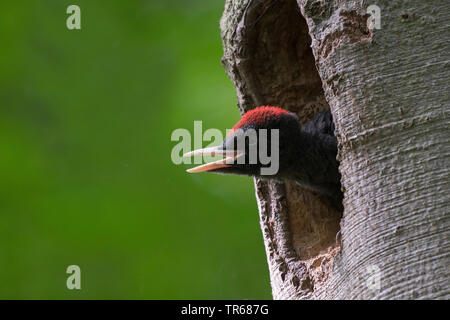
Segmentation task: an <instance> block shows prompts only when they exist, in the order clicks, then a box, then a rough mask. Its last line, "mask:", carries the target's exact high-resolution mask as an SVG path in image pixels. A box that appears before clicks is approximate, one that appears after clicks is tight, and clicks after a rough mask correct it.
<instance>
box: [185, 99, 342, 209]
mask: <svg viewBox="0 0 450 320" xmlns="http://www.w3.org/2000/svg"><path fill="white" fill-rule="evenodd" d="M250 129H253V130H254V131H255V132H256V133H258V132H261V131H260V129H266V130H265V131H266V132H267V134H266V135H263V136H261V135H258V134H257V135H256V138H257V140H258V141H256V143H255V141H252V139H251V138H249V137H250V135H249V134H248V132H249V131H252V130H250ZM272 129H278V130H277V132H278V139H277V140H278V141H276V140H274V139H275V138H274V137H273V136H272V135H271V133H270V132H271V131H273V130H272ZM243 137H244V138H243ZM261 137H264V140H266V141H261ZM266 137H267V138H266ZM239 139H241V141H242V140H243V141H244V143H241V144H239ZM261 143H265V144H266V147H265V148H264V150H265V151H266V152H267V154H268V155H269V157H272V158H273V156H274V154H272V153H273V150H274V149H273V146H272V144H274V143H276V146H277V149H278V155H279V156H278V157H277V159H276V158H273V159H276V160H277V161H278V162H279V163H278V171H277V172H276V173H274V174H271V175H266V174H262V171H261V169H263V168H268V167H269V166H270V165H273V164H268V163H267V161H266V160H267V159H265V160H264V161H263V159H262V157H261V156H260V149H261ZM255 145H256V149H257V152H255V154H256V158H254V159H253V161H252V159H251V157H250V156H249V155H250V153H251V150H252V146H255ZM194 155H203V156H205V155H209V156H215V155H220V156H226V157H225V158H224V159H221V160H218V161H213V162H210V163H207V164H203V165H200V166H197V167H195V168H191V169H188V170H187V171H188V172H191V173H194V172H206V171H207V172H214V173H222V174H240V175H249V176H254V177H259V178H263V179H275V180H277V181H284V180H287V179H290V180H295V181H296V182H297V183H298V184H300V185H301V186H302V187H304V188H307V189H310V190H312V191H314V192H317V193H319V194H321V195H325V196H326V197H327V198H328V199H329V201H330V202H331V204H332V205H333V206H334V207H335V208H336V209H337V210H338V211H340V212H342V211H343V205H342V198H343V194H342V191H341V182H340V179H341V175H340V173H339V170H338V167H339V163H338V161H337V160H336V155H337V139H336V137H335V136H334V123H333V118H332V115H331V112H330V111H329V110H324V111H321V112H320V113H318V114H316V115H315V116H314V117H313V119H312V120H311V121H309V122H307V123H305V124H304V125H302V126H300V124H299V122H298V117H297V115H296V114H294V113H291V112H288V111H286V110H284V109H281V108H278V107H271V106H262V107H258V108H255V109H252V110H250V111H248V112H247V113H245V114H244V115H243V116H242V118H241V120H240V121H239V122H238V123H237V124H236V125H235V126H234V127H233V129H232V130H231V131H230V132H229V134H228V135H227V137H226V138H225V140H224V141H223V143H222V144H221V145H220V146H218V147H210V148H205V149H199V150H195V151H192V152H189V153H186V154H185V155H184V156H186V157H189V156H194ZM244 160H245V161H244Z"/></svg>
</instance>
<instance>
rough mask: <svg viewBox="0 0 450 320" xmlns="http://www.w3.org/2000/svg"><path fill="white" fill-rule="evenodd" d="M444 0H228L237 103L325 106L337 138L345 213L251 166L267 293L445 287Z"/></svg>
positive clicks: (444, 291)
mask: <svg viewBox="0 0 450 320" xmlns="http://www.w3.org/2000/svg"><path fill="white" fill-rule="evenodd" d="M371 4H376V5H378V6H379V7H380V8H381V19H382V20H381V21H382V28H381V29H380V30H374V31H373V32H372V31H370V30H368V28H367V19H368V17H369V16H368V15H367V14H366V8H367V7H368V6H369V5H371ZM449 9H450V3H448V1H445V0H441V1H435V2H434V3H433V5H432V6H431V5H427V2H425V1H422V0H415V1H400V0H397V1H378V2H377V3H367V2H366V1H344V0H334V1H325V0H298V1H296V0H268V1H265V0H227V1H226V5H225V11H224V14H223V17H222V20H221V31H222V39H223V45H224V57H223V60H222V62H223V64H224V67H225V69H226V70H227V73H228V75H229V76H230V78H231V79H232V81H233V82H234V84H235V87H236V91H237V96H238V102H239V108H240V111H241V113H243V112H244V111H247V110H248V109H251V108H253V107H255V106H259V105H265V104H271V105H279V106H282V107H283V108H286V109H289V110H291V111H294V112H296V113H297V114H298V115H299V119H300V121H302V122H305V121H307V120H308V119H310V118H311V116H312V115H313V114H314V113H316V112H317V111H319V110H321V109H324V108H331V111H332V113H333V115H334V119H335V124H336V136H337V137H338V141H339V156H338V157H339V160H340V161H341V173H342V185H343V188H344V191H345V193H344V194H345V199H344V206H345V212H344V217H343V219H342V220H341V221H340V217H339V216H338V215H337V214H336V212H334V211H333V209H332V208H330V207H329V206H328V205H327V203H326V202H325V201H323V199H320V198H319V197H318V196H317V195H315V194H313V193H311V192H308V191H306V190H302V189H301V188H300V187H298V186H297V185H296V184H295V183H293V182H286V183H284V184H277V183H274V182H267V181H260V180H257V179H256V180H255V187H256V194H257V199H258V205H259V211H260V221H261V227H262V231H263V236H264V241H265V246H266V252H267V259H268V264H269V269H270V277H271V284H272V291H273V296H274V298H275V299H299V298H306V299H322V298H331V299H339V298H343V299H354V298H360V299H363V298H375V299H388V298H449V297H450V293H449V272H448V265H449V262H450V254H449V249H450V240H449V239H450V234H449V233H450V221H449V218H448V216H449V215H448V213H449V211H450V210H449V207H450V199H449V194H450V190H449V189H450V188H449V183H448V181H449V170H448V164H449V158H450V157H449V155H450V150H449V134H448V129H447V128H448V125H449V121H448V108H449V100H450V99H449V94H448V92H447V91H448V88H447V87H448V83H449V80H450V79H449V78H450V63H449V61H448V52H449V51H450V46H449V43H450V41H449V26H448V18H447V16H448V12H450V11H449ZM340 227H341V228H342V229H341V236H342V242H339V241H337V240H336V234H337V232H338V231H339V228H340ZM374 270H375V271H376V274H373V273H372V272H373V271H374ZM373 279H379V280H380V282H377V281H375V283H368V281H369V280H370V281H371V280H373ZM377 283H379V284H380V286H377Z"/></svg>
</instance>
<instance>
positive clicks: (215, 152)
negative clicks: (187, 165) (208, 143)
mask: <svg viewBox="0 0 450 320" xmlns="http://www.w3.org/2000/svg"><path fill="white" fill-rule="evenodd" d="M242 155H243V153H238V152H237V151H234V150H233V151H230V150H228V151H227V150H223V149H222V146H218V147H209V148H204V149H198V150H194V151H191V152H188V153H185V154H184V155H183V157H192V156H225V158H224V159H220V160H217V161H214V162H209V163H206V164H202V165H200V166H197V167H194V168H191V169H188V170H186V171H187V172H189V173H196V172H204V171H212V170H215V169H220V168H226V167H231V165H232V164H233V163H234V161H235V160H236V159H237V158H239V157H240V156H242Z"/></svg>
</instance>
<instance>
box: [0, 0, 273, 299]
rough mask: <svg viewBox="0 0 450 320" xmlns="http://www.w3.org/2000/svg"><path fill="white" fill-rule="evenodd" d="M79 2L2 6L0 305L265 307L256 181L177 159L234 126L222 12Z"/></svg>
mask: <svg viewBox="0 0 450 320" xmlns="http://www.w3.org/2000/svg"><path fill="white" fill-rule="evenodd" d="M73 3H74V2H73V1H50V0H47V1H3V2H2V4H1V5H0V8H1V13H0V39H2V53H1V54H0V69H1V70H2V72H0V143H1V153H0V155H1V157H0V252H1V253H2V258H1V259H0V271H1V272H0V283H1V286H0V298H17V299H24V298H39V299H61V298H75V299H78V298H84V299H90V298H95V299H107V298H127V299H154V298H162V299H164V298H168V299H183V298H187V299H201V298H218V299H223V298H236V299H242V298H245V299H247V298H248V299H259V298H270V287H269V279H268V271H267V265H266V260H265V252H264V247H263V241H262V237H261V231H260V228H259V220H258V214H257V206H256V201H255V199H254V190H253V184H252V181H251V179H250V178H247V177H236V176H219V175H208V174H199V175H189V174H187V173H185V169H186V168H187V166H185V165H180V166H176V165H174V164H173V163H172V162H171V159H170V152H171V149H172V147H173V146H174V144H175V142H171V141H170V135H171V132H172V131H173V130H174V129H176V128H187V129H192V128H193V121H194V120H203V127H204V129H207V128H212V127H214V128H223V129H225V128H230V127H231V126H232V124H234V122H236V121H237V120H238V119H239V113H238V111H237V108H236V107H235V105H236V99H235V91H234V88H233V86H232V84H231V82H230V81H229V79H228V78H227V76H226V74H225V71H224V70H223V68H222V66H221V65H220V57H221V55H222V47H221V40H220V35H219V27H218V21H219V19H220V15H221V13H222V10H223V0H203V1H200V0H197V1H181V0H180V1H173V0H172V1H166V0H165V1H163V0H160V1H143V0H141V1H101V2H100V1H87V0H84V1H76V4H78V5H79V6H80V8H81V26H82V29H81V30H68V29H67V28H66V18H67V16H68V15H67V14H66V8H67V6H68V5H70V4H73ZM71 264H77V265H79V266H80V267H81V272H82V280H81V286H82V289H81V290H79V291H76V290H73V291H70V290H68V289H67V288H66V278H67V275H66V273H65V270H66V268H67V266H68V265H71Z"/></svg>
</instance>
